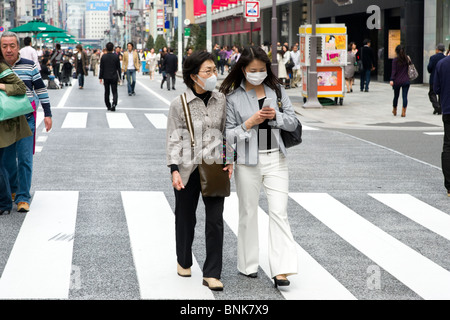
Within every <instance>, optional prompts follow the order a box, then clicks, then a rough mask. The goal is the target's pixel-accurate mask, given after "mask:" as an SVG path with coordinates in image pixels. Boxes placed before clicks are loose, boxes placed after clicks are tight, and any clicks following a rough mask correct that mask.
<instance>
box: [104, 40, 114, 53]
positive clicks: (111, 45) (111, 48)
mask: <svg viewBox="0 0 450 320" xmlns="http://www.w3.org/2000/svg"><path fill="white" fill-rule="evenodd" d="M106 50H107V51H108V52H111V51H113V50H114V44H113V43H112V42H108V43H107V44H106Z"/></svg>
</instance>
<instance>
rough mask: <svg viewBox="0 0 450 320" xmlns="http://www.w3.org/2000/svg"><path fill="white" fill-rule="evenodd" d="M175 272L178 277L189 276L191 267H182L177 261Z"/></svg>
mask: <svg viewBox="0 0 450 320" xmlns="http://www.w3.org/2000/svg"><path fill="white" fill-rule="evenodd" d="M177 273H178V275H179V276H180V277H190V276H191V268H187V269H184V268H183V267H182V266H180V264H179V263H177Z"/></svg>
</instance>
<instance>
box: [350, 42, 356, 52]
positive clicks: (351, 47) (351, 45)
mask: <svg viewBox="0 0 450 320" xmlns="http://www.w3.org/2000/svg"><path fill="white" fill-rule="evenodd" d="M354 44H356V43H354V42H353V41H352V42H350V43H349V44H348V51H352V49H353V45H354Z"/></svg>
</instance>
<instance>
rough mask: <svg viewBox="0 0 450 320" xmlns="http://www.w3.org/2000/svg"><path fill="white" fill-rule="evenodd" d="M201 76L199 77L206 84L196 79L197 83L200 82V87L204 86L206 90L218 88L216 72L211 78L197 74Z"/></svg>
mask: <svg viewBox="0 0 450 320" xmlns="http://www.w3.org/2000/svg"><path fill="white" fill-rule="evenodd" d="M197 76H198V77H199V79H201V80H202V82H203V83H204V85H201V84H200V83H198V82H197V81H195V80H194V82H195V83H196V84H198V85H199V86H200V88H202V89H203V90H206V91H213V90H214V89H215V88H216V84H217V77H216V75H215V74H213V75H212V76H211V77H209V78H206V79H204V78H202V77H200V76H199V75H197Z"/></svg>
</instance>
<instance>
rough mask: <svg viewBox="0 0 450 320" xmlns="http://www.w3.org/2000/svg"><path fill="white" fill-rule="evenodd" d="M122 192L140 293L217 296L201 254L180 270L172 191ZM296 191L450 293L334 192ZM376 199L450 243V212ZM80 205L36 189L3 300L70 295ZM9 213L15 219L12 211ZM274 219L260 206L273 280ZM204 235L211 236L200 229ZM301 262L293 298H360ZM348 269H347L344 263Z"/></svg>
mask: <svg viewBox="0 0 450 320" xmlns="http://www.w3.org/2000/svg"><path fill="white" fill-rule="evenodd" d="M120 194H121V202H122V204H123V212H124V215H125V218H126V220H125V221H126V225H127V230H128V235H129V239H130V246H131V255H132V257H133V262H134V266H133V267H132V268H134V272H135V273H136V277H137V281H138V285H139V294H140V297H141V298H142V299H183V300H184V299H196V300H203V299H214V298H215V296H214V295H213V293H212V292H211V291H210V290H209V289H207V288H206V287H205V286H203V285H202V272H201V268H200V266H199V265H198V263H197V260H196V258H195V256H194V257H193V261H194V265H193V266H192V277H190V278H182V277H179V276H178V275H177V274H176V252H175V228H174V225H175V218H174V213H173V210H172V209H171V206H170V205H169V201H168V198H167V197H166V195H165V194H164V192H160V191H123V192H121V193H120ZM289 196H290V198H291V199H292V200H294V201H295V202H296V203H297V204H298V205H299V206H301V207H303V208H304V209H305V210H306V211H305V212H309V214H311V215H312V216H313V217H315V218H316V219H318V220H319V221H320V222H321V223H322V224H323V225H324V226H326V227H328V228H329V232H330V233H335V234H337V235H338V236H340V237H341V238H342V239H343V240H344V241H345V242H347V243H349V244H350V245H352V246H353V247H354V248H355V250H357V251H359V252H361V253H362V254H364V255H365V256H367V257H368V258H369V259H370V260H372V261H373V262H374V263H376V264H377V265H379V266H380V267H381V268H383V269H384V270H386V271H387V272H389V273H390V274H391V275H392V276H393V277H395V278H397V279H398V280H399V281H400V282H402V283H403V284H404V285H405V286H406V287H409V288H410V289H411V290H412V291H414V292H415V293H417V294H418V295H419V296H420V297H422V298H424V299H449V298H450V290H449V289H448V288H450V272H449V271H447V270H445V269H444V268H443V267H441V266H440V265H438V264H437V263H435V262H433V261H432V260H430V259H429V258H426V257H425V256H423V255H422V254H421V253H419V252H417V251H415V250H413V249H411V248H410V247H408V246H407V245H405V244H404V243H402V242H401V241H399V240H397V239H395V238H394V237H393V236H391V235H389V234H387V233H386V232H385V231H383V230H382V229H381V228H380V227H377V226H375V225H374V224H372V223H371V222H369V221H367V220H366V219H364V218H362V217H361V216H360V215H358V214H357V213H356V212H354V211H353V210H351V209H350V208H348V207H347V206H345V205H344V204H343V203H341V202H339V201H338V200H336V199H335V198H333V197H332V196H330V195H329V194H326V193H290V194H289ZM369 196H371V197H372V198H374V199H376V200H377V201H379V202H380V205H386V206H388V207H390V208H392V209H393V210H395V211H396V212H398V213H399V214H402V215H404V216H406V217H408V218H409V219H411V220H412V223H417V224H419V225H422V226H424V227H425V228H427V229H429V230H430V231H432V232H434V233H436V234H439V235H441V236H442V237H443V238H445V239H446V240H450V237H449V231H448V230H450V224H449V223H450V222H449V221H450V218H449V216H448V214H447V213H445V212H442V211H440V210H438V209H436V208H434V207H432V206H430V205H428V204H426V203H425V202H423V201H420V200H419V199H417V198H415V197H413V196H411V195H408V194H369ZM78 202H79V192H77V191H35V193H34V198H33V202H32V205H31V210H30V212H29V213H28V214H27V215H26V217H25V220H24V222H23V223H22V226H21V228H20V231H19V233H18V236H17V239H16V240H15V244H14V246H13V248H12V250H11V252H10V254H9V258H8V260H7V262H6V265H5V267H4V270H3V273H2V274H1V277H0V299H68V297H69V293H70V289H71V288H70V285H71V280H72V279H71V272H72V271H73V270H72V269H73V265H72V256H73V250H74V246H73V243H74V240H75V241H76V238H75V227H76V226H75V222H76V220H77V210H78V206H79V203H78ZM142 204H150V205H145V206H142ZM58 208H64V210H60V209H58ZM3 218H6V219H7V216H5V217H2V219H3ZM238 218H239V214H238V198H237V194H236V193H235V192H233V193H232V194H231V196H230V197H228V198H226V200H225V208H224V221H225V223H226V225H227V226H228V227H229V228H230V229H231V231H232V232H233V234H234V236H237V233H238ZM269 223H270V220H269V216H268V215H267V213H266V212H264V210H263V209H261V208H259V216H258V229H259V238H260V266H261V269H262V270H263V271H264V273H265V274H266V276H267V277H270V276H269V275H270V268H269V262H268V232H267V230H268V225H269ZM293 232H295V230H293ZM196 237H204V235H202V234H201V233H200V234H198V235H196ZM225 245H226V244H225ZM309 248H310V247H309ZM318 249H319V248H318ZM78 250H80V248H78ZM105 250H108V248H105ZM309 250H311V248H310V249H309ZM227 252H228V253H227ZM229 252H235V250H234V251H225V253H224V254H225V256H224V260H225V259H230V258H231V257H229V256H228V257H227V256H226V255H227V254H230V253H229ZM355 252H356V251H355ZM235 258H236V257H233V259H235ZM297 259H298V263H299V273H298V274H297V275H293V276H291V277H289V280H290V281H291V285H290V286H289V287H285V288H283V287H280V288H279V292H280V293H281V295H282V296H283V297H284V298H285V299H287V300H303V299H306V300H354V299H357V297H356V296H355V293H353V292H351V291H350V290H349V288H346V287H345V285H344V284H343V283H341V282H340V280H339V279H338V278H336V277H337V276H336V275H332V274H331V273H330V272H329V271H327V269H326V268H325V266H322V265H321V263H319V262H318V261H317V260H315V259H314V258H313V257H312V256H311V255H310V253H308V252H307V251H306V250H305V249H303V248H302V247H301V246H300V244H297ZM343 261H345V259H343ZM127 267H128V268H129V266H127ZM342 268H345V263H344V262H343V265H342ZM228 272H229V271H228ZM233 272H237V271H233ZM262 278H264V277H262V276H260V277H259V278H258V279H254V280H251V281H261V279H262ZM225 290H227V286H226V284H225Z"/></svg>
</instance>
